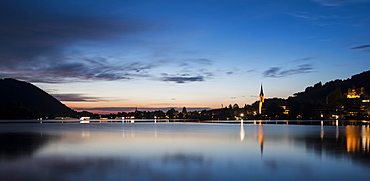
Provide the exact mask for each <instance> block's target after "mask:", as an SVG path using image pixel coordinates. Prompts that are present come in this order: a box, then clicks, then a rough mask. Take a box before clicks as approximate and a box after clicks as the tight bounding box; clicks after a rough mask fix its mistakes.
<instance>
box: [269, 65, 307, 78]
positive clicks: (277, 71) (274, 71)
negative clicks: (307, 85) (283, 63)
mask: <svg viewBox="0 0 370 181" xmlns="http://www.w3.org/2000/svg"><path fill="white" fill-rule="evenodd" d="M313 69H314V68H313V66H312V65H311V64H302V65H298V66H297V67H294V68H291V69H287V70H284V69H283V68H282V67H271V68H270V69H268V70H266V71H264V72H263V76H265V77H275V78H279V77H286V76H289V75H294V74H305V73H311V72H312V71H313Z"/></svg>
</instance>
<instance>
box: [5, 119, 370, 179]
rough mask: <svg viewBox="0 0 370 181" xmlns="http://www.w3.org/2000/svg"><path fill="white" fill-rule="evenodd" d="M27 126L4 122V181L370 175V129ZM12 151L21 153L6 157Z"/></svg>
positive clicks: (221, 126)
mask: <svg viewBox="0 0 370 181" xmlns="http://www.w3.org/2000/svg"><path fill="white" fill-rule="evenodd" d="M16 126H20V127H22V125H16ZM25 127H27V126H25ZM41 128H42V131H40V129H41ZM17 129H18V128H17V127H9V128H8V129H7V130H17ZM25 130H28V129H20V130H18V131H17V132H15V131H13V132H7V131H5V130H4V129H3V128H0V139H1V143H2V145H1V148H0V151H1V158H2V159H1V160H0V178H1V179H0V180H51V179H52V180H244V179H251V180H334V179H337V180H361V179H364V178H369V177H370V173H368V172H367V170H368V169H369V168H370V160H369V145H370V129H369V127H353V126H345V127H344V126H320V125H317V126H299V125H263V124H256V125H252V124H250V125H244V124H243V123H242V122H241V123H240V125H239V124H195V123H186V124H184V123H140V124H136V123H135V124H131V123H101V124H57V123H53V124H42V126H39V127H38V128H37V129H34V131H32V130H31V131H25ZM25 150H26V151H25ZM12 154H13V155H16V158H17V159H4V158H11V157H12V156H9V155H12ZM262 156H263V158H262V159H261V157H262Z"/></svg>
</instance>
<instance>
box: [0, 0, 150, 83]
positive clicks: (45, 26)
mask: <svg viewBox="0 0 370 181" xmlns="http://www.w3.org/2000/svg"><path fill="white" fill-rule="evenodd" d="M91 3H92V4H94V6H86V5H83V4H82V3H78V2H77V3H72V2H70V1H37V2H33V1H11V2H10V1H7V2H5V1H1V2H0V12H1V16H0V22H1V24H0V72H1V73H0V76H1V77H13V78H18V79H22V80H26V81H34V82H67V81H71V80H85V79H88V80H122V79H131V78H132V77H143V76H147V75H145V74H146V72H144V71H143V70H147V69H150V68H151V67H152V66H153V65H154V64H152V63H146V64H143V63H141V62H138V61H132V60H118V61H119V62H120V63H119V64H117V63H116V62H117V60H116V61H115V62H114V63H113V62H112V61H110V59H112V58H111V57H110V55H106V56H103V57H97V56H93V55H91V53H90V55H89V52H84V51H82V50H73V48H71V47H78V46H82V47H84V46H86V45H91V44H94V46H95V45H100V44H101V43H104V42H111V41H117V40H125V38H126V37H129V36H131V35H133V34H137V33H141V32H145V31H149V29H151V27H152V26H151V25H152V24H151V23H148V22H144V21H141V20H138V19H136V18H132V17H130V18H128V17H125V16H123V15H120V16H118V15H116V14H114V13H111V12H112V7H107V6H105V5H104V4H100V5H99V2H98V1H95V2H91ZM36 4H37V5H36ZM81 6H83V8H81ZM78 7H80V8H78ZM98 7H99V8H98Z"/></svg>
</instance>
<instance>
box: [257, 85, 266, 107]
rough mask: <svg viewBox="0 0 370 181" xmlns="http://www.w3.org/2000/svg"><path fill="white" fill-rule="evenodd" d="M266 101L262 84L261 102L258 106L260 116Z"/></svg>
mask: <svg viewBox="0 0 370 181" xmlns="http://www.w3.org/2000/svg"><path fill="white" fill-rule="evenodd" d="M264 101H265V95H264V94H263V88H262V84H261V91H260V102H259V104H258V114H262V104H263V102H264Z"/></svg>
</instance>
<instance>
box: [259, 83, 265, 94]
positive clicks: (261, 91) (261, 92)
mask: <svg viewBox="0 0 370 181" xmlns="http://www.w3.org/2000/svg"><path fill="white" fill-rule="evenodd" d="M261 96H265V95H264V94H263V87H262V84H261V90H260V97H261Z"/></svg>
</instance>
